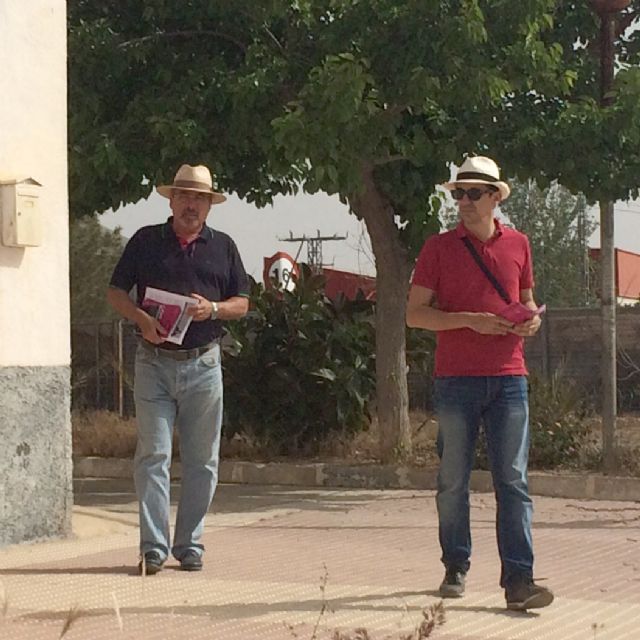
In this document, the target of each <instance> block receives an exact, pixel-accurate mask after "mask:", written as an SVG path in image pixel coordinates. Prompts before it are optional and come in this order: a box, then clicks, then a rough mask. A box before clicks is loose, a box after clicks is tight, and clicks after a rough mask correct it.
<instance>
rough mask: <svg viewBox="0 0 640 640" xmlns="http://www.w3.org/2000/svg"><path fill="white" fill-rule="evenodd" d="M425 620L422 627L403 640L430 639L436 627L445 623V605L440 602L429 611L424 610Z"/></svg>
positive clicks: (421, 624)
mask: <svg viewBox="0 0 640 640" xmlns="http://www.w3.org/2000/svg"><path fill="white" fill-rule="evenodd" d="M422 617H423V618H424V620H423V621H422V622H421V623H420V626H419V627H418V628H417V629H416V630H415V631H414V632H413V633H412V634H411V635H408V636H406V637H405V638H402V639H401V640H423V638H428V637H429V636H431V633H432V632H433V630H434V629H435V628H436V627H439V626H440V625H443V624H444V623H445V614H444V604H443V602H442V600H439V601H438V602H436V603H435V604H432V605H431V606H430V607H429V608H428V609H423V610H422Z"/></svg>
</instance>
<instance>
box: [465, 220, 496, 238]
mask: <svg viewBox="0 0 640 640" xmlns="http://www.w3.org/2000/svg"><path fill="white" fill-rule="evenodd" d="M493 223H494V224H495V225H496V230H495V233H494V234H493V235H492V236H491V238H489V240H493V239H495V238H499V237H500V236H501V235H502V234H503V232H504V226H503V224H502V223H501V222H500V220H498V218H494V219H493ZM456 235H457V236H458V238H466V237H467V236H469V235H470V234H469V231H468V230H467V228H466V227H465V226H464V224H463V223H462V222H459V223H458V226H457V227H456Z"/></svg>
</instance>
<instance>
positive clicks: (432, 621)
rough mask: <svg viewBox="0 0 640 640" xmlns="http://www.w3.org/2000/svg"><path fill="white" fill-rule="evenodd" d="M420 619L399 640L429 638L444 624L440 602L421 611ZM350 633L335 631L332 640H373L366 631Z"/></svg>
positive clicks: (443, 613)
mask: <svg viewBox="0 0 640 640" xmlns="http://www.w3.org/2000/svg"><path fill="white" fill-rule="evenodd" d="M422 617H423V618H424V619H423V620H422V622H421V623H420V626H418V627H416V629H415V630H414V631H413V632H412V633H409V634H408V635H402V636H399V640H424V639H425V638H429V637H431V634H432V633H433V631H434V629H435V628H436V627H439V626H440V625H443V624H444V623H445V611H444V604H443V602H442V600H439V601H438V602H436V603H435V604H432V605H431V606H430V607H429V608H427V609H423V610H422ZM353 634H354V635H351V633H342V632H341V631H338V630H337V629H336V630H335V631H334V632H333V637H332V640H374V638H373V636H371V635H369V632H368V631H367V630H366V629H363V628H360V629H356V630H355V631H354V632H353Z"/></svg>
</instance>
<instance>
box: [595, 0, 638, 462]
mask: <svg viewBox="0 0 640 640" xmlns="http://www.w3.org/2000/svg"><path fill="white" fill-rule="evenodd" d="M590 2H591V6H592V7H593V9H594V10H595V12H596V13H597V14H598V17H599V18H600V105H601V106H602V107H605V108H606V107H609V106H611V105H612V104H613V78H614V64H615V51H614V40H615V37H616V15H617V13H618V12H619V11H621V10H622V9H625V8H626V7H628V6H629V4H630V0H590ZM613 214H614V205H613V202H612V201H610V200H601V201H600V262H601V265H600V267H601V286H600V309H601V320H602V326H601V329H602V366H601V372H602V456H603V470H604V472H605V473H607V474H609V473H613V472H615V470H616V466H617V465H616V416H617V381H616V373H617V372H616V353H617V346H616V282H615V274H616V266H615V245H614V219H613Z"/></svg>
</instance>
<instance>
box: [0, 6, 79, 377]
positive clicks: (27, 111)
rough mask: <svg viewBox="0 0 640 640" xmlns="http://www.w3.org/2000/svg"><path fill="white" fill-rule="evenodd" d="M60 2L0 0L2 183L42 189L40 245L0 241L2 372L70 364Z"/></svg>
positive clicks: (63, 41) (63, 35) (63, 48)
mask: <svg viewBox="0 0 640 640" xmlns="http://www.w3.org/2000/svg"><path fill="white" fill-rule="evenodd" d="M65 5H66V2H65V1H64V0H28V1H24V2H19V1H17V0H0V60H2V65H1V67H0V180H6V179H13V178H24V177H33V178H34V179H35V180H37V181H38V182H40V183H41V184H42V185H43V186H42V188H41V190H40V192H41V196H40V207H41V211H42V220H43V229H42V231H43V234H42V235H43V239H42V245H41V246H39V247H26V248H14V247H5V246H3V245H2V244H1V243H0V367H1V366H25V365H26V366H29V365H36V366H42V365H45V366H46V365H54V366H55V365H67V364H68V363H69V359H70V346H69V345H70V338H69V278H68V273H69V267H68V254H69V252H68V205H67V128H66V126H67V115H66V108H67V106H66V100H67V70H66V63H67V56H66V6H65Z"/></svg>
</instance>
